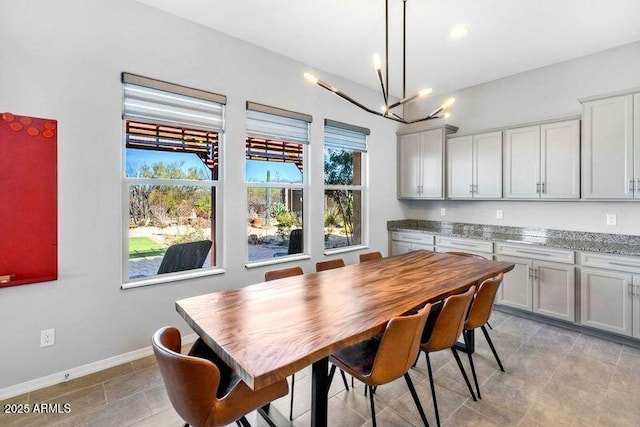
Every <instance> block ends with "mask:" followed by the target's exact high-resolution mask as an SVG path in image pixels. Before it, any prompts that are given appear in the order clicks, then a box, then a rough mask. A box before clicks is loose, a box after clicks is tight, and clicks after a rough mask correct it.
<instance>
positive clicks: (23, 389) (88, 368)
mask: <svg viewBox="0 0 640 427" xmlns="http://www.w3.org/2000/svg"><path fill="white" fill-rule="evenodd" d="M197 338H198V335H196V334H190V335H185V336H183V337H182V343H183V344H191V343H193V342H195V341H196V339H197ZM152 354H153V349H152V347H151V346H148V347H144V348H140V349H138V350H133V351H130V352H128V353H123V354H119V355H117V356H113V357H109V358H107V359H102V360H98V361H96V362H91V363H87V364H86V365H82V366H78V367H75V368H71V369H67V370H64V371H61V372H57V373H55V374H51V375H47V376H46V377H41V378H36V379H35V380H31V381H26V382H23V383H21V384H16V385H13V386H9V387H6V388H3V389H0V400H4V399H9V398H11V397H14V396H19V395H21V394H24V393H28V392H31V391H34V390H39V389H41V388H45V387H49V386H52V385H55V384H60V383H63V382H66V381H69V380H72V379H76V378H80V377H83V376H85V375H89V374H94V373H96V372H100V371H103V370H105V369H109V368H112V367H114V366H118V365H122V364H124V363H128V362H133V361H134V360H137V359H142V358H143V357H147V356H150V355H152Z"/></svg>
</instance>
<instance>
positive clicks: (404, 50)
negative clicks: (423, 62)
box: [402, 0, 407, 98]
mask: <svg viewBox="0 0 640 427" xmlns="http://www.w3.org/2000/svg"><path fill="white" fill-rule="evenodd" d="M406 97H407V0H402V98H406Z"/></svg>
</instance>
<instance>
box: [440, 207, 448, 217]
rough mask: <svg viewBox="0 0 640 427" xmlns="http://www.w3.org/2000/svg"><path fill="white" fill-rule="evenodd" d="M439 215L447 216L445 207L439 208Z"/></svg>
mask: <svg viewBox="0 0 640 427" xmlns="http://www.w3.org/2000/svg"><path fill="white" fill-rule="evenodd" d="M440 216H447V209H446V208H440Z"/></svg>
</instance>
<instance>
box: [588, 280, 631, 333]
mask: <svg viewBox="0 0 640 427" xmlns="http://www.w3.org/2000/svg"><path fill="white" fill-rule="evenodd" d="M632 286H633V276H632V275H631V274H628V273H619V272H616V271H608V270H600V269H592V268H582V273H581V280H580V287H581V297H582V298H581V300H582V301H581V308H582V310H581V314H582V316H581V317H582V324H583V325H585V326H591V327H592V328H598V329H602V330H605V331H609V332H614V333H616V334H623V335H629V336H630V335H631V333H632V326H631V322H632V303H633V296H632V291H633V288H632Z"/></svg>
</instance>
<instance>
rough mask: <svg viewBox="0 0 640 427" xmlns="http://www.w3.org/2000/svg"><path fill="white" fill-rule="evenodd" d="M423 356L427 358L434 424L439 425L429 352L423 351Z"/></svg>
mask: <svg viewBox="0 0 640 427" xmlns="http://www.w3.org/2000/svg"><path fill="white" fill-rule="evenodd" d="M424 357H425V358H426V359H427V371H428V372H429V384H430V385H431V397H432V398H433V409H434V411H435V413H436V424H438V427H440V413H439V412H438V401H437V400H436V387H435V385H434V383H433V372H432V371H431V360H429V353H425V354H424Z"/></svg>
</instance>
